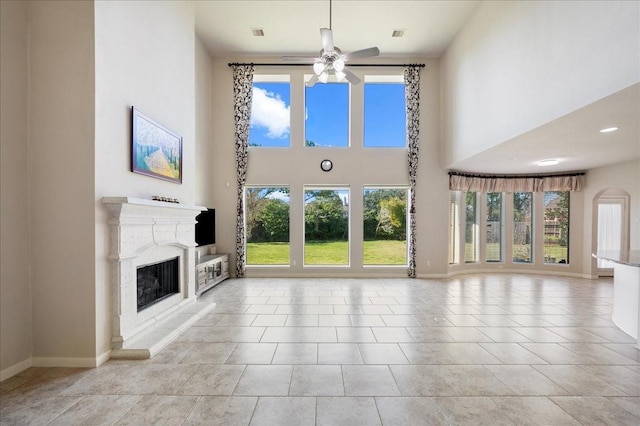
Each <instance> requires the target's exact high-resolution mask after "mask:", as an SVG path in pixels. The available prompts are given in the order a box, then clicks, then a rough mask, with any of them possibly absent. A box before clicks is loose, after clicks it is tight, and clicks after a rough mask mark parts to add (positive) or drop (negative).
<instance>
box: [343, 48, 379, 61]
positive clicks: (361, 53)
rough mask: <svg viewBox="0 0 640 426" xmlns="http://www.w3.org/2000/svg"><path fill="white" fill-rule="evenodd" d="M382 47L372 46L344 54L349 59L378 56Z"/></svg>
mask: <svg viewBox="0 0 640 426" xmlns="http://www.w3.org/2000/svg"><path fill="white" fill-rule="evenodd" d="M379 54H380V49H378V48H377V47H370V48H368V49H362V50H356V51H355V52H351V53H345V54H344V56H345V58H346V60H347V61H350V60H351V59H360V58H370V57H371V56H378V55H379Z"/></svg>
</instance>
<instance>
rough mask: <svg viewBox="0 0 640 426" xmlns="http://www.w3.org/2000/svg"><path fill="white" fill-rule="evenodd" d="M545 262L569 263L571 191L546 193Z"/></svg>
mask: <svg viewBox="0 0 640 426" xmlns="http://www.w3.org/2000/svg"><path fill="white" fill-rule="evenodd" d="M544 263H569V191H554V192H545V193H544Z"/></svg>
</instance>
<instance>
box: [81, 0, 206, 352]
mask: <svg viewBox="0 0 640 426" xmlns="http://www.w3.org/2000/svg"><path fill="white" fill-rule="evenodd" d="M95 8H96V13H95V34H96V35H95V38H96V43H95V44H96V72H95V80H96V91H95V93H96V95H95V97H96V136H95V159H94V162H95V176H96V182H95V193H94V196H93V200H92V202H93V204H92V210H93V211H95V217H96V219H95V223H94V230H95V235H96V246H95V247H96V249H95V258H94V259H92V262H94V263H95V265H96V275H95V280H94V283H93V284H94V286H95V292H96V297H95V306H96V321H95V324H96V330H95V334H96V348H95V353H96V355H97V356H99V357H104V356H105V354H107V353H108V351H109V349H110V338H111V324H110V320H111V311H110V309H111V306H110V296H111V293H110V291H111V289H110V277H109V271H108V266H109V264H108V262H107V244H108V237H109V235H108V228H107V217H106V211H105V209H104V207H103V206H102V204H101V202H100V200H101V199H102V197H105V196H129V197H139V198H151V196H152V195H161V196H166V197H172V198H177V199H179V200H180V202H182V203H186V204H194V203H195V201H196V199H195V198H196V196H195V191H196V124H195V123H196V116H195V107H196V98H195V96H194V93H195V89H196V87H195V73H196V69H195V63H196V59H195V50H196V41H195V34H194V14H193V13H194V12H193V5H192V4H191V3H190V2H180V1H177V2H170V1H166V2H165V1H162V2H137V1H135V2H114V1H101V2H97V3H96V4H95ZM198 70H199V71H200V70H201V67H199V68H198ZM204 90H206V88H205V89H204ZM131 106H135V107H136V108H139V109H140V110H141V111H142V112H143V113H145V114H147V115H149V116H151V117H152V118H153V119H155V120H156V121H158V122H159V123H162V124H163V125H164V126H165V127H167V128H169V129H171V130H172V131H174V132H175V133H177V134H179V135H180V136H182V138H183V147H182V155H183V162H182V167H183V178H182V184H181V185H180V184H176V183H171V182H166V181H163V180H159V179H154V178H151V177H148V176H143V175H140V174H134V173H131V172H130V161H131V160H130V149H131ZM203 139H206V137H203Z"/></svg>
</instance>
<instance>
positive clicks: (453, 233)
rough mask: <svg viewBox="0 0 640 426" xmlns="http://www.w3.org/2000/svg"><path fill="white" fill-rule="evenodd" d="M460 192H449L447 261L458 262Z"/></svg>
mask: <svg viewBox="0 0 640 426" xmlns="http://www.w3.org/2000/svg"><path fill="white" fill-rule="evenodd" d="M459 206H460V192H459V191H450V192H449V263H450V264H454V263H460V237H459V235H460V213H459V211H460V207H459Z"/></svg>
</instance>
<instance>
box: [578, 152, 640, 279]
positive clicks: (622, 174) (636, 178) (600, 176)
mask: <svg viewBox="0 0 640 426" xmlns="http://www.w3.org/2000/svg"><path fill="white" fill-rule="evenodd" d="M606 189H621V190H623V191H625V192H626V193H627V194H629V199H630V200H629V201H630V206H629V207H630V211H629V231H630V232H629V237H630V238H629V245H630V249H631V250H640V160H635V161H628V162H626V163H621V164H614V165H612V166H607V167H599V168H597V169H592V170H589V173H588V175H587V186H586V188H585V190H584V217H585V221H584V223H585V224H586V226H585V227H584V229H583V232H584V239H583V257H584V260H583V261H584V273H585V275H588V276H595V275H596V268H595V261H594V260H593V259H592V257H591V254H592V253H593V252H594V249H595V244H596V241H595V240H596V237H595V226H596V225H595V223H594V213H593V202H594V198H596V197H597V195H598V194H599V193H601V192H602V191H604V190H606Z"/></svg>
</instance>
